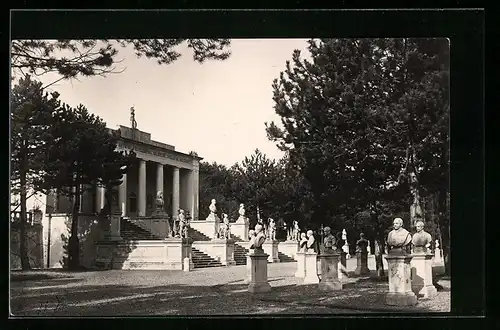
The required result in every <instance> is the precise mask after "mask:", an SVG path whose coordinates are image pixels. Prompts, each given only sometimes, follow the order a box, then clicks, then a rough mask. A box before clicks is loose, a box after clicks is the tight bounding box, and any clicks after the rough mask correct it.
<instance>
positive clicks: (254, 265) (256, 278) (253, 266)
mask: <svg viewBox="0 0 500 330" xmlns="http://www.w3.org/2000/svg"><path fill="white" fill-rule="evenodd" d="M249 257H250V283H249V284H248V292H251V293H262V292H269V291H271V286H270V285H269V282H268V281H267V258H268V257H269V256H268V255H267V254H266V253H264V251H262V250H260V251H259V250H256V251H254V253H252V254H249Z"/></svg>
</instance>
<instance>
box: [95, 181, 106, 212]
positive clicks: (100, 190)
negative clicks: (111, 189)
mask: <svg viewBox="0 0 500 330" xmlns="http://www.w3.org/2000/svg"><path fill="white" fill-rule="evenodd" d="M95 198H96V201H95V212H96V213H100V212H101V210H102V208H103V207H104V204H106V190H105V189H104V187H99V186H98V187H96V193H95Z"/></svg>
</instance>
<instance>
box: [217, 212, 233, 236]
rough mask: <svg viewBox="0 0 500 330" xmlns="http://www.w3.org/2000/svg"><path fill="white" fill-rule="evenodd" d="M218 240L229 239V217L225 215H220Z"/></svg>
mask: <svg viewBox="0 0 500 330" xmlns="http://www.w3.org/2000/svg"><path fill="white" fill-rule="evenodd" d="M219 238H225V239H230V238H231V224H230V223H229V217H228V215H227V214H226V213H224V214H223V215H222V226H221V228H220V234H219Z"/></svg>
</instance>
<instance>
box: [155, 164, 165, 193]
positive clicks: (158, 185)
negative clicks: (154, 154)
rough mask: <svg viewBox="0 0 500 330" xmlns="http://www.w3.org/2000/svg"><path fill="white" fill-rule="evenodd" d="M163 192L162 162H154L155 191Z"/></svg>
mask: <svg viewBox="0 0 500 330" xmlns="http://www.w3.org/2000/svg"><path fill="white" fill-rule="evenodd" d="M158 192H161V193H162V194H163V164H161V163H158V164H156V193H158Z"/></svg>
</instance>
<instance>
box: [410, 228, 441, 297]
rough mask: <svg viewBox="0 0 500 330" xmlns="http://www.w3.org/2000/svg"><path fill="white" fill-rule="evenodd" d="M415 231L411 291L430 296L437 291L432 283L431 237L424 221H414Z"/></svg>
mask: <svg viewBox="0 0 500 330" xmlns="http://www.w3.org/2000/svg"><path fill="white" fill-rule="evenodd" d="M415 227H416V229H417V232H416V233H415V234H414V235H413V238H412V243H413V259H412V260H411V287H412V290H413V292H415V294H417V295H418V296H422V297H423V298H430V297H432V296H434V295H435V294H436V293H437V290H436V287H435V286H434V285H433V284H432V254H431V253H429V251H428V247H429V246H430V244H431V242H432V237H431V235H430V234H429V233H427V232H426V231H425V230H424V222H423V221H422V220H417V221H416V222H415Z"/></svg>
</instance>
